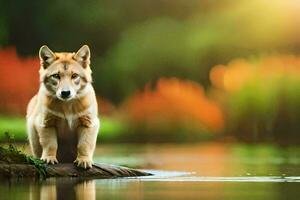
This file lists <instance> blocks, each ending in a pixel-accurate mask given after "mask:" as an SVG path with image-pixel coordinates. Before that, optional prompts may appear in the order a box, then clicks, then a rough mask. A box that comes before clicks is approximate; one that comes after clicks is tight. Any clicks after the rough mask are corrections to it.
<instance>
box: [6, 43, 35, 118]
mask: <svg viewBox="0 0 300 200" xmlns="http://www.w3.org/2000/svg"><path fill="white" fill-rule="evenodd" d="M0 58H1V59H0V74H1V80H0V81H1V82H0V105H1V106H0V111H1V112H5V113H11V114H23V113H25V110H26V105H27V103H28V101H29V99H30V98H31V97H32V96H33V94H34V93H35V92H36V91H37V89H38V84H39V79H38V68H39V59H38V58H36V57H34V58H20V57H18V56H17V54H16V50H15V48H6V49H1V50H0Z"/></svg>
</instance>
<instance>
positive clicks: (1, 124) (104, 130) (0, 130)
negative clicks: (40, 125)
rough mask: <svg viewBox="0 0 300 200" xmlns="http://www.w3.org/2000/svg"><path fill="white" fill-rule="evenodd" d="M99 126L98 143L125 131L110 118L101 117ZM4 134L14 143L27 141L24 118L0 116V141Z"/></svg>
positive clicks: (122, 123)
mask: <svg viewBox="0 0 300 200" xmlns="http://www.w3.org/2000/svg"><path fill="white" fill-rule="evenodd" d="M100 124H101V128H100V133H99V136H98V141H99V142H102V141H112V140H113V139H116V138H118V137H119V136H120V135H121V134H122V131H123V130H124V129H126V125H125V123H124V122H122V121H121V120H119V119H117V118H112V117H101V118H100ZM5 132H8V133H9V134H10V135H12V136H13V137H14V140H15V141H18V142H25V141H26V140H27V134H26V121H25V117H23V118H22V117H13V116H3V115H2V116H0V141H4V138H5Z"/></svg>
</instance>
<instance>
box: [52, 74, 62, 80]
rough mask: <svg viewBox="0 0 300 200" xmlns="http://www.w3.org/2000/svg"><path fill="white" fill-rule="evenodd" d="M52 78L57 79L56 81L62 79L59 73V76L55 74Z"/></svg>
mask: <svg viewBox="0 0 300 200" xmlns="http://www.w3.org/2000/svg"><path fill="white" fill-rule="evenodd" d="M52 77H53V78H56V79H60V75H59V74H58V73H57V74H53V75H52Z"/></svg>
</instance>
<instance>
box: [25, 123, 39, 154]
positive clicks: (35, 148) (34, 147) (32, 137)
mask: <svg viewBox="0 0 300 200" xmlns="http://www.w3.org/2000/svg"><path fill="white" fill-rule="evenodd" d="M27 132H28V139H29V144H30V148H31V152H32V153H33V155H34V156H35V157H38V158H40V157H41V155H42V147H41V145H40V142H39V136H38V133H37V131H36V130H35V128H34V125H33V124H30V123H28V124H27Z"/></svg>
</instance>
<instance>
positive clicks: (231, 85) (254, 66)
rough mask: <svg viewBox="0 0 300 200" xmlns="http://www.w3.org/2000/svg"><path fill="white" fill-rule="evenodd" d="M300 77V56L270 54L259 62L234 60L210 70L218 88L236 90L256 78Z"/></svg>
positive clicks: (229, 90)
mask: <svg viewBox="0 0 300 200" xmlns="http://www.w3.org/2000/svg"><path fill="white" fill-rule="evenodd" d="M278 77H279V78H280V77H289V78H296V79H299V78H300V57H297V56H276V57H275V56H270V57H266V58H263V59H262V60H260V61H259V62H258V63H250V62H247V61H246V60H242V59H239V60H234V61H233V62H231V63H229V64H228V65H227V66H224V65H217V66H215V67H213V68H212V69H211V71H210V80H211V82H212V84H213V86H215V87H216V88H219V89H223V90H225V91H228V92H234V91H237V90H239V89H241V87H243V86H244V85H245V84H246V83H248V82H249V81H254V80H256V79H260V80H269V79H273V78H278Z"/></svg>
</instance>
